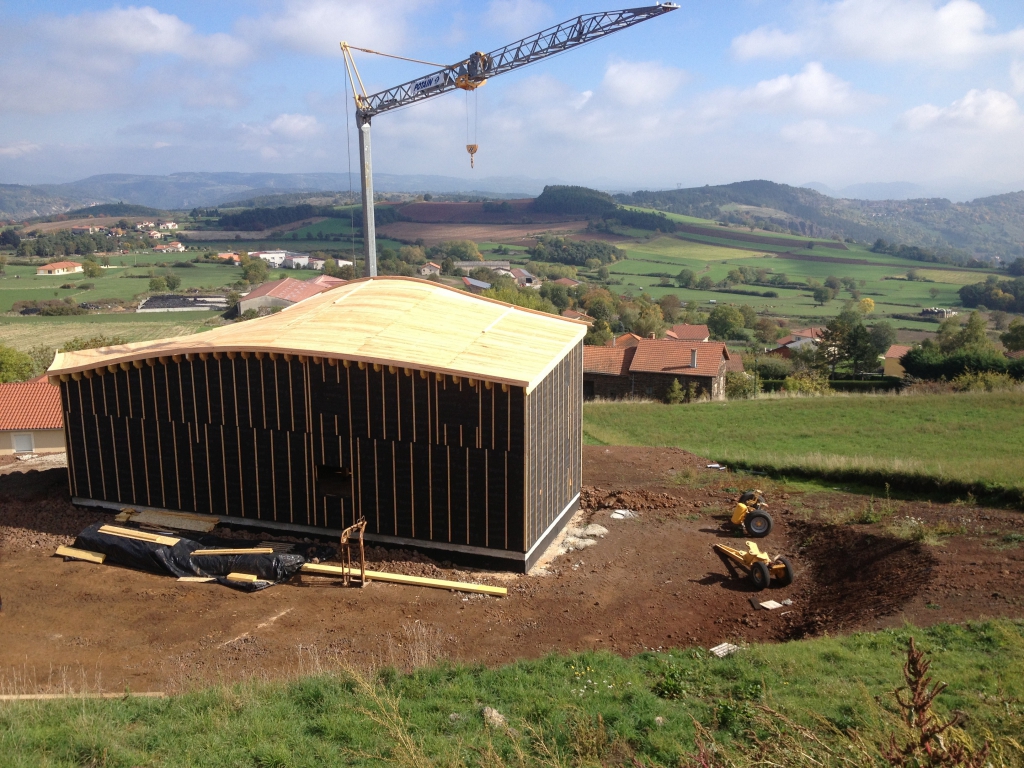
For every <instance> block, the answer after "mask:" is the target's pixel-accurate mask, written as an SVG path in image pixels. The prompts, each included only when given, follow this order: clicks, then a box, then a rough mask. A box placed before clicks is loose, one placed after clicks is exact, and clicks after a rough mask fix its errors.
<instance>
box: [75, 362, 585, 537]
mask: <svg viewBox="0 0 1024 768" xmlns="http://www.w3.org/2000/svg"><path fill="white" fill-rule="evenodd" d="M581 356H582V352H581V351H580V350H575V351H574V352H573V353H571V354H570V355H569V356H568V357H567V358H566V359H565V360H564V361H562V363H560V365H559V366H557V367H556V368H555V369H554V370H553V371H552V373H551V374H550V375H549V376H548V377H547V378H546V379H545V381H544V382H542V383H541V385H540V386H538V387H537V389H536V390H535V391H534V392H533V393H531V395H530V398H529V405H527V397H526V395H525V393H524V391H523V389H521V388H517V387H503V386H502V385H501V384H500V383H498V384H492V385H490V386H487V385H485V384H484V383H483V382H479V381H474V382H473V384H472V385H471V384H470V381H469V379H467V378H465V377H459V379H458V381H456V380H454V379H453V378H452V377H450V376H441V377H439V376H437V375H435V374H434V373H429V374H427V375H425V376H424V375H422V374H421V372H420V371H415V370H414V371H411V372H410V373H411V375H406V373H405V371H404V370H403V369H401V368H396V369H394V370H391V369H390V368H389V367H387V366H381V367H380V368H379V370H374V366H373V365H372V364H367V365H365V366H364V367H363V368H362V369H360V367H359V365H358V364H357V363H351V364H350V365H348V366H347V367H346V366H345V365H344V363H343V362H341V361H338V362H337V363H336V364H334V365H331V364H330V361H327V360H321V361H319V362H314V361H313V360H312V359H307V358H299V357H291V359H288V360H286V359H285V357H284V356H279V355H273V356H272V355H270V354H269V353H267V354H263V355H259V356H257V355H242V354H241V353H239V354H237V355H235V356H234V357H230V356H228V355H227V354H225V355H220V356H214V355H212V354H211V355H209V356H207V357H206V359H201V357H200V356H198V355H196V356H185V357H184V358H181V359H179V361H178V362H174V361H172V360H170V359H166V358H165V362H159V361H156V360H154V361H153V362H154V365H152V366H151V365H149V362H148V361H147V362H143V363H142V365H141V367H136V366H135V365H134V364H132V365H129V366H127V370H123V369H121V368H120V366H118V367H117V368H116V370H115V371H113V372H109V371H105V372H104V375H102V376H100V375H94V376H92V377H91V378H84V377H82V378H81V379H80V380H78V381H74V380H71V381H67V382H63V383H62V385H61V391H62V397H63V400H64V408H65V424H66V430H67V432H68V437H69V445H70V455H69V473H70V476H71V485H72V490H73V492H74V493H75V494H76V495H80V496H86V497H89V498H97V499H103V500H107V501H111V502H116V503H121V504H125V505H129V504H136V505H146V506H156V507H166V508H170V509H181V510H185V511H196V512H205V513H211V514H216V515H231V516H244V517H246V518H253V519H256V518H258V519H263V520H268V521H276V522H283V523H295V524H299V525H313V526H317V527H326V528H331V529H337V528H340V527H342V526H343V525H351V524H352V523H353V522H354V521H355V520H356V518H357V517H358V516H359V515H364V516H365V517H366V519H367V521H368V531H370V532H376V533H381V534H387V535H389V536H398V537H402V538H411V539H423V540H433V541H436V542H452V543H456V544H460V545H469V546H473V547H483V548H493V549H508V550H511V551H520V552H523V551H526V550H527V549H528V548H529V547H530V545H531V544H532V543H533V541H534V540H535V538H536V536H538V535H539V534H540V532H542V531H543V530H544V529H545V528H546V527H547V525H549V524H550V521H551V520H552V519H553V515H556V514H557V513H558V512H560V511H561V510H562V509H563V508H564V506H565V505H566V504H567V503H568V501H569V500H570V499H571V495H569V494H575V493H578V492H579V488H578V484H579V483H578V480H577V481H574V480H573V478H574V476H576V477H578V474H579V471H580V467H579V460H578V459H577V458H575V457H576V455H577V454H578V453H579V449H580V446H579V439H578V437H576V436H575V435H574V431H575V433H578V430H579V408H578V407H577V405H576V403H575V399H579V398H574V397H573V396H571V392H570V390H572V388H573V386H574V381H575V387H576V389H579V388H580V385H579V383H578V381H577V380H576V379H575V378H574V377H576V376H577V373H579V375H580V376H581V375H582V374H581V369H582V361H581V359H580V360H577V358H581ZM580 396H581V395H580ZM528 414H529V423H527V415H528ZM349 473H350V474H349ZM320 474H322V475H323V477H324V478H333V480H331V481H330V482H328V481H327V480H325V481H324V487H323V488H322V489H321V488H319V487H318V479H317V478H318V476H320ZM348 477H351V482H349V481H348V480H346V478H348ZM339 478H340V479H341V481H342V485H341V486H338V485H337V482H338V479H339ZM331 482H333V483H335V484H334V485H331ZM527 486H529V488H528V489H527ZM339 488H341V490H339ZM567 495H569V498H566V496H567Z"/></svg>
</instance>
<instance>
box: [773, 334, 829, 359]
mask: <svg viewBox="0 0 1024 768" xmlns="http://www.w3.org/2000/svg"><path fill="white" fill-rule="evenodd" d="M823 330H824V329H823V328H816V327H811V328H802V329H800V330H799V331H792V332H791V333H790V334H789V335H788V336H783V337H782V338H781V339H779V341H778V346H777V347H776V348H775V349H771V350H768V354H769V355H777V356H779V357H784V358H787V359H788V358H790V357H792V356H793V353H794V352H796V351H797V350H800V349H803V348H804V347H806V346H808V345H810V346H813V347H817V346H818V341H819V339H821V332H822V331H823Z"/></svg>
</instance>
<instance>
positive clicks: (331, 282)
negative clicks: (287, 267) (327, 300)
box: [309, 275, 345, 288]
mask: <svg viewBox="0 0 1024 768" xmlns="http://www.w3.org/2000/svg"><path fill="white" fill-rule="evenodd" d="M309 282H311V283H312V284H313V285H326V286H328V287H330V288H337V287H338V286H339V285H343V284H344V283H345V281H344V280H342V279H341V278H340V277H331V276H330V275H317V276H316V277H314V278H313V279H312V280H310V281H309Z"/></svg>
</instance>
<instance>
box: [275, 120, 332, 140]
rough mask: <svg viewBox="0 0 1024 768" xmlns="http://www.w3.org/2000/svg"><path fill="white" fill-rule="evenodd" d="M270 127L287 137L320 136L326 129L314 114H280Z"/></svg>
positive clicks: (278, 134)
mask: <svg viewBox="0 0 1024 768" xmlns="http://www.w3.org/2000/svg"><path fill="white" fill-rule="evenodd" d="M268 129H269V131H270V132H271V133H273V134H275V135H277V136H283V137H284V138H286V139H309V138H312V137H313V136H319V135H320V134H321V133H323V130H324V129H323V126H322V125H320V122H319V121H318V120H317V119H316V118H315V117H314V116H313V115H278V116H277V117H276V118H274V120H273V121H272V122H271V123H270V125H269V126H268Z"/></svg>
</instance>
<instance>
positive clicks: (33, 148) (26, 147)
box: [0, 141, 42, 158]
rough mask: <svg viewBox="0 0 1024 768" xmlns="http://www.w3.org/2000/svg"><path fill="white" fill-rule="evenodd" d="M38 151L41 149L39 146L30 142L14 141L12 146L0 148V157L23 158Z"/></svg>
mask: <svg viewBox="0 0 1024 768" xmlns="http://www.w3.org/2000/svg"><path fill="white" fill-rule="evenodd" d="M40 149H42V147H41V146H39V145H38V144H33V143H32V142H30V141H16V142H15V143H13V144H8V145H6V146H0V157H10V158H14V157H24V156H25V155H30V154H32V153H33V152H38V151H39V150H40Z"/></svg>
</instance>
